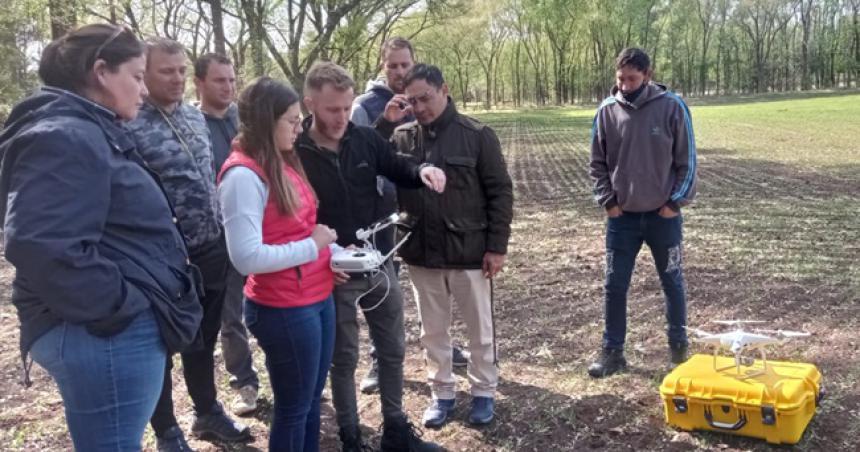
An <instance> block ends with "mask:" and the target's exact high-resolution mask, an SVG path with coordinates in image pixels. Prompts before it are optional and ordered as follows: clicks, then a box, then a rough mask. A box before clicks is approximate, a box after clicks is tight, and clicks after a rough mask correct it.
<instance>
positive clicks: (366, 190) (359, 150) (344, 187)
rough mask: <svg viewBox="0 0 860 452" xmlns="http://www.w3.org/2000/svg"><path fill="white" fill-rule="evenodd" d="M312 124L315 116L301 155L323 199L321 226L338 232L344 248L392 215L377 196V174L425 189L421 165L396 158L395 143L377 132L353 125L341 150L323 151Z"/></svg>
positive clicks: (300, 147) (307, 126)
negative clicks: (358, 233)
mask: <svg viewBox="0 0 860 452" xmlns="http://www.w3.org/2000/svg"><path fill="white" fill-rule="evenodd" d="M312 120H313V118H312V117H308V118H306V119H305V122H304V124H303V128H304V130H305V131H304V132H303V133H302V134H301V135H300V136H299V138H298V140H297V142H296V152H298V154H299V158H300V159H301V161H302V166H303V167H304V170H305V174H307V177H308V180H309V181H310V183H311V186H312V187H313V189H314V191H315V192H316V195H317V198H318V199H319V207H318V210H317V223H320V224H324V225H327V226H329V227H331V228H334V230H335V231H337V243H338V244H339V245H341V246H348V245H352V244H355V245H360V244H361V242H360V241H358V239H356V237H355V231H357V230H358V229H360V228H366V227H367V226H369V225H371V224H373V223H374V222H376V221H377V220H379V219H381V218H383V217H385V216H387V215H389V214H390V213H391V212H390V207H389V206H387V205H386V203H385V202H383V198H381V197H380V196H379V194H378V192H377V189H376V176H377V175H382V176H385V177H387V178H388V179H389V180H391V181H392V182H394V183H395V184H396V185H398V186H401V187H409V188H412V189H415V190H416V191H424V190H426V188H421V187H423V186H424V184H423V183H422V182H421V177H420V175H419V172H420V168H421V165H419V163H417V162H416V161H415V160H413V159H410V158H408V157H406V156H398V155H397V154H395V152H394V148H393V147H392V146H391V143H389V142H387V141H385V139H384V138H382V137H381V136H380V135H379V134H378V133H376V131H375V130H373V129H371V128H370V127H364V126H357V125H355V124H353V123H352V122H350V123H349V126H348V127H347V130H346V133H345V134H344V137H343V139H342V140H341V143H340V150H339V151H337V152H335V151H331V150H328V149H322V148H320V147H319V146H317V145H316V143H314V141H313V140H312V139H311V137H310V132H309V131H310V128H311V122H312Z"/></svg>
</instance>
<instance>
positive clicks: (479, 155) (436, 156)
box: [377, 64, 514, 427]
mask: <svg viewBox="0 0 860 452" xmlns="http://www.w3.org/2000/svg"><path fill="white" fill-rule="evenodd" d="M405 83H406V93H405V95H406V99H407V100H408V102H409V104H410V107H409V108H407V109H406V110H403V109H401V108H399V106H397V105H394V104H393V103H391V102H389V104H388V105H387V106H386V109H385V113H384V119H385V121H379V122H377V126H378V127H379V129H380V131H382V132H383V133H390V131H391V130H392V129H393V124H395V123H396V122H397V121H398V120H399V119H400V116H401V115H404V114H407V113H410V112H411V113H412V114H414V115H415V118H416V121H415V122H412V123H409V124H405V125H402V126H400V127H398V128H397V129H396V130H395V131H394V135H393V136H392V141H393V142H394V143H395V145H396V146H397V150H398V151H399V152H400V153H401V154H406V155H410V156H412V157H413V158H415V159H417V160H418V161H419V162H422V163H430V164H432V165H436V166H438V167H440V168H442V169H444V171H445V174H446V176H447V178H448V181H449V183H448V189H447V190H446V191H445V193H444V194H442V195H441V196H439V195H432V194H430V193H427V192H424V191H418V190H412V189H409V188H406V187H401V188H400V189H399V190H398V193H397V198H398V200H399V202H400V207H401V209H402V210H403V211H405V212H407V213H408V214H409V216H410V217H411V218H414V219H415V220H416V223H415V225H414V227H413V229H412V236H411V238H410V239H409V241H408V242H406V244H405V245H404V246H403V247H402V248H401V249H400V256H401V257H402V258H403V260H404V261H405V262H406V263H407V264H408V265H409V277H410V279H411V280H412V285H413V288H414V290H415V294H416V296H417V302H418V311H419V314H420V315H421V344H422V345H423V346H424V349H425V351H426V356H427V364H428V366H429V373H430V385H431V389H432V393H433V403H432V404H431V405H430V406H429V407H428V408H427V410H426V411H425V412H424V425H425V426H428V427H440V426H442V425H443V424H444V423H445V422H446V421H447V419H448V416H449V415H450V414H451V413H452V412H453V410H454V395H455V392H456V386H455V381H454V377H453V375H452V371H451V338H450V336H449V333H448V330H449V328H450V326H451V300H452V299H453V300H454V301H456V302H457V304H458V306H459V308H460V312H461V313H462V315H463V320H464V321H465V323H466V329H467V331H468V336H469V351H470V352H471V356H470V357H469V372H468V375H469V382H470V383H471V386H472V407H471V411H470V413H469V422H470V423H472V424H478V425H480V424H487V423H489V422H491V421H492V420H493V411H494V395H495V389H496V384H497V383H498V369H497V367H496V362H495V344H494V339H495V338H494V336H495V334H494V331H493V319H492V304H491V291H492V286H491V284H490V280H491V279H492V278H493V276H495V275H496V274H497V273H498V272H499V271H501V269H502V266H503V265H504V262H505V254H506V253H507V248H508V239H509V238H510V234H511V220H512V218H513V200H514V198H513V184H512V182H511V178H510V176H509V175H508V170H507V167H506V166H505V160H504V158H503V157H502V152H501V145H500V144H499V139H498V138H497V137H496V134H495V132H493V130H492V129H491V128H489V127H487V126H486V125H484V124H481V123H480V122H478V121H477V120H475V119H473V118H470V117H468V116H464V115H461V114H460V113H458V112H457V110H456V108H455V107H454V101H453V100H452V99H451V98H450V97H449V96H448V86H447V85H446V84H445V80H444V78H443V77H442V71H440V70H439V68H437V67H435V66H430V65H425V64H417V65H415V66H414V67H413V68H412V69H411V70H410V71H409V73H408V74H407V75H406V82H405Z"/></svg>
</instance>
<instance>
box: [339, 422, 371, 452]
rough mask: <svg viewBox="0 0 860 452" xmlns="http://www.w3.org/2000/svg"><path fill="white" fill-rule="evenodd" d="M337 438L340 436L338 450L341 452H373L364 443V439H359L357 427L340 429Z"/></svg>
mask: <svg viewBox="0 0 860 452" xmlns="http://www.w3.org/2000/svg"><path fill="white" fill-rule="evenodd" d="M338 436H340V443H341V449H340V450H341V451H343V452H373V448H372V447H370V446H368V445H367V444H365V443H364V439H362V438H361V429H359V428H358V427H357V426H356V427H352V428H341V429H340V431H339V432H338Z"/></svg>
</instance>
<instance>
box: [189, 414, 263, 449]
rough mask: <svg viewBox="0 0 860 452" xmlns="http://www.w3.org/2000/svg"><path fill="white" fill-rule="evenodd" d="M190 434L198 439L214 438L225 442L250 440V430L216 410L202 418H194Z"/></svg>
mask: <svg viewBox="0 0 860 452" xmlns="http://www.w3.org/2000/svg"><path fill="white" fill-rule="evenodd" d="M191 433H192V434H194V436H197V437H198V438H201V439H203V438H215V439H218V440H221V441H226V442H239V441H246V440H249V439H251V429H250V428H249V427H248V426H247V425H245V424H242V423H239V422H236V421H234V420H233V419H230V417H229V416H227V414H225V413H224V411H221V410H218V411H214V412H212V413H208V414H204V415H203V416H195V418H194V423H193V424H191Z"/></svg>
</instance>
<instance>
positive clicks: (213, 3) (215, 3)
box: [209, 0, 227, 55]
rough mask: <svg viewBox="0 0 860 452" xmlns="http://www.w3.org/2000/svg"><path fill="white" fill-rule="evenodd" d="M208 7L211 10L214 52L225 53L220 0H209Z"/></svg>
mask: <svg viewBox="0 0 860 452" xmlns="http://www.w3.org/2000/svg"><path fill="white" fill-rule="evenodd" d="M209 8H210V9H211V10H212V33H213V34H214V41H215V42H214V44H215V53H217V54H219V55H227V44H226V42H227V40H226V39H225V38H224V10H223V8H222V7H221V0H209Z"/></svg>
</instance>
